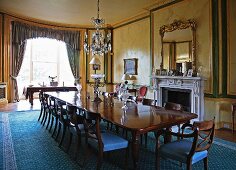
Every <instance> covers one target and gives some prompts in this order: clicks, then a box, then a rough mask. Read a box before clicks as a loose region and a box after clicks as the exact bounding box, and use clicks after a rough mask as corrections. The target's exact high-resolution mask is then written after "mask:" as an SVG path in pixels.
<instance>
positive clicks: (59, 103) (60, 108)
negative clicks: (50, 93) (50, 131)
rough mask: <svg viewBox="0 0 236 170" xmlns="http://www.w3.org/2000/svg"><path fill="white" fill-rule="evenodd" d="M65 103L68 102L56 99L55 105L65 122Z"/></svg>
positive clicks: (60, 118) (60, 117) (61, 119)
mask: <svg viewBox="0 0 236 170" xmlns="http://www.w3.org/2000/svg"><path fill="white" fill-rule="evenodd" d="M63 105H66V103H65V102H63V101H61V100H58V99H55V106H56V107H55V109H56V112H57V114H58V115H59V120H60V121H62V122H64V123H65V122H66V120H65V119H67V115H65V114H66V112H65V109H64V108H63ZM64 116H65V117H64Z"/></svg>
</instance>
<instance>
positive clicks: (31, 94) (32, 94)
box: [29, 92, 34, 105]
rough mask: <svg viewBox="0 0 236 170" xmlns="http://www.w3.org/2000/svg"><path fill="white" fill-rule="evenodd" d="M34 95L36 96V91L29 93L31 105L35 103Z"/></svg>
mask: <svg viewBox="0 0 236 170" xmlns="http://www.w3.org/2000/svg"><path fill="white" fill-rule="evenodd" d="M33 96H34V93H33V92H31V93H30V94H29V102H30V104H31V105H33V100H34V98H33Z"/></svg>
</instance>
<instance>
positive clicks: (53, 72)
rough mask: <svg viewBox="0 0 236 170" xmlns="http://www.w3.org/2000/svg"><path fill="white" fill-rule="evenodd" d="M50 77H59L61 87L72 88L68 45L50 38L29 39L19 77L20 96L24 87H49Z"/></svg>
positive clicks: (72, 80) (72, 79) (72, 78)
mask: <svg viewBox="0 0 236 170" xmlns="http://www.w3.org/2000/svg"><path fill="white" fill-rule="evenodd" d="M49 76H52V77H54V76H57V78H56V79H55V81H58V84H59V86H60V85H61V86H62V85H63V84H64V85H65V86H72V85H73V83H74V77H73V74H72V72H71V68H70V65H69V60H68V55H67V49H66V44H65V43H64V42H62V41H58V40H55V39H49V38H37V39H28V40H27V46H26V51H25V55H24V60H23V63H22V67H21V70H20V73H19V76H18V78H17V79H18V87H19V96H21V94H22V90H23V87H24V86H27V85H29V84H31V85H34V86H42V85H46V86H49V84H50V79H49Z"/></svg>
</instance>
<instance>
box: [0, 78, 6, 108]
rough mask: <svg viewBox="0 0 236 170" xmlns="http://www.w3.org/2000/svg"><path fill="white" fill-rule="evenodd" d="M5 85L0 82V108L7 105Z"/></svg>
mask: <svg viewBox="0 0 236 170" xmlns="http://www.w3.org/2000/svg"><path fill="white" fill-rule="evenodd" d="M7 103H8V101H7V84H6V83H2V82H0V106H3V105H5V104H7Z"/></svg>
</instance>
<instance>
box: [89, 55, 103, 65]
mask: <svg viewBox="0 0 236 170" xmlns="http://www.w3.org/2000/svg"><path fill="white" fill-rule="evenodd" d="M89 64H96V65H100V64H101V61H100V60H99V58H98V57H93V58H92V60H91V61H90V62H89Z"/></svg>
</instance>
